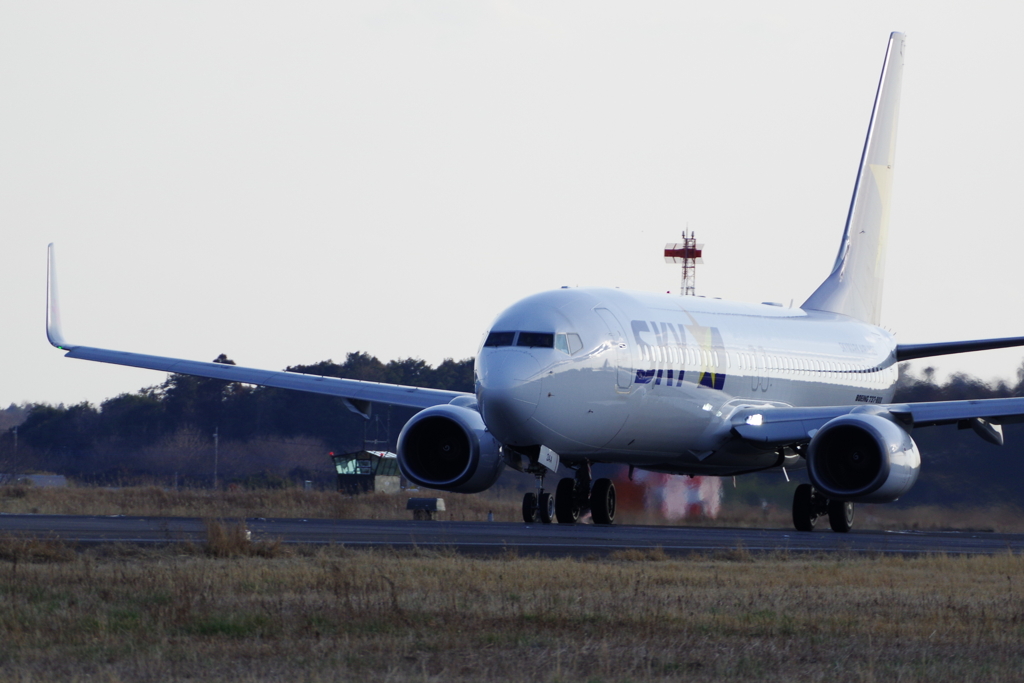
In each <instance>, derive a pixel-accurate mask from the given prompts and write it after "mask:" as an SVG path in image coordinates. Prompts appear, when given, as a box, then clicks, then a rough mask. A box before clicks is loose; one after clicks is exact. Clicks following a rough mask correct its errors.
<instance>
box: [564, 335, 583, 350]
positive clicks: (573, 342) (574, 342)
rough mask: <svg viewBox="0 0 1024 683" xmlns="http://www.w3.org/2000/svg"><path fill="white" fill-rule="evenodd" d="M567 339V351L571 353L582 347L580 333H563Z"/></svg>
mask: <svg viewBox="0 0 1024 683" xmlns="http://www.w3.org/2000/svg"><path fill="white" fill-rule="evenodd" d="M565 336H566V337H567V338H568V341H569V353H570V354H573V353H576V352H577V351H581V350H582V349H583V342H582V341H580V335H578V334H573V333H571V332H570V333H569V334H567V335H565Z"/></svg>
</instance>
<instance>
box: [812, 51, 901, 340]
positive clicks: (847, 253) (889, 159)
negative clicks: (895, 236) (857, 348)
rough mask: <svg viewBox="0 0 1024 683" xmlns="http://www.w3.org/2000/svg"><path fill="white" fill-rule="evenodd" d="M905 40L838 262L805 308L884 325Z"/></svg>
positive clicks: (885, 70) (883, 90) (885, 77)
mask: <svg viewBox="0 0 1024 683" xmlns="http://www.w3.org/2000/svg"><path fill="white" fill-rule="evenodd" d="M904 40H905V37H904V35H903V34H902V33H893V34H891V35H890V36H889V47H888V49H887V50H886V52H885V62H884V63H883V65H882V76H881V78H880V79H879V81H878V93H877V94H876V95H875V106H874V108H873V109H872V110H871V123H870V124H869V125H868V136H867V139H866V140H865V141H864V152H863V153H862V154H861V158H860V168H859V169H858V171H857V183H856V184H855V185H854V188H853V199H852V200H851V201H850V212H849V213H848V214H847V216H846V229H845V230H844V231H843V241H842V242H841V243H840V245H839V255H838V256H837V257H836V263H835V265H834V266H833V267H832V273H831V274H830V275H829V276H828V278H826V279H825V281H824V282H823V283H821V286H819V287H818V289H816V290H815V292H814V294H812V295H811V296H810V298H809V299H807V301H805V302H804V304H803V308H810V309H814V310H819V311H831V312H833V313H841V314H843V315H848V316H851V317H853V318H857V319H858V320H863V321H864V322H868V323H871V324H872V325H878V324H879V322H880V319H881V313H882V279H883V277H884V275H885V246H886V241H887V239H888V233H889V205H890V199H891V194H892V167H893V159H894V157H895V154H896V120H897V119H898V118H899V110H900V86H901V84H902V82H903V45H904Z"/></svg>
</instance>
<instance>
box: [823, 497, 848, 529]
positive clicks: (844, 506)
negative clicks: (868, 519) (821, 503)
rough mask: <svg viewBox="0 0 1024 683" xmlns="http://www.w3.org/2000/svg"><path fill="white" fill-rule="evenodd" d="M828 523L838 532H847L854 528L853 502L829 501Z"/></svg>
mask: <svg viewBox="0 0 1024 683" xmlns="http://www.w3.org/2000/svg"><path fill="white" fill-rule="evenodd" d="M828 524H829V526H830V527H832V531H834V532H836V533H837V534H845V533H848V532H849V531H850V529H852V528H853V503H851V502H850V501H843V500H830V501H829V502H828Z"/></svg>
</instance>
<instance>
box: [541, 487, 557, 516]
mask: <svg viewBox="0 0 1024 683" xmlns="http://www.w3.org/2000/svg"><path fill="white" fill-rule="evenodd" d="M554 518H555V497H554V496H553V495H551V494H550V493H548V492H546V491H545V492H544V493H542V494H540V521H542V522H544V523H545V524H551V522H552V520H554Z"/></svg>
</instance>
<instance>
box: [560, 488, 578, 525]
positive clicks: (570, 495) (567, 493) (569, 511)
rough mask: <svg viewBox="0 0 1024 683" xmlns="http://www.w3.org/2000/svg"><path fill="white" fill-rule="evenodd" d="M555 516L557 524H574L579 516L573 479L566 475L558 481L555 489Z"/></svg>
mask: <svg viewBox="0 0 1024 683" xmlns="http://www.w3.org/2000/svg"><path fill="white" fill-rule="evenodd" d="M555 517H557V518H558V523H559V524H575V523H576V520H578V519H579V518H580V506H579V503H578V502H577V501H576V480H575V479H570V478H568V477H566V478H565V479H562V480H560V481H559V482H558V488H557V489H555Z"/></svg>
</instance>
